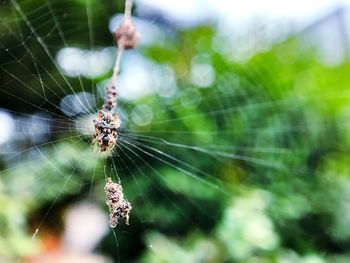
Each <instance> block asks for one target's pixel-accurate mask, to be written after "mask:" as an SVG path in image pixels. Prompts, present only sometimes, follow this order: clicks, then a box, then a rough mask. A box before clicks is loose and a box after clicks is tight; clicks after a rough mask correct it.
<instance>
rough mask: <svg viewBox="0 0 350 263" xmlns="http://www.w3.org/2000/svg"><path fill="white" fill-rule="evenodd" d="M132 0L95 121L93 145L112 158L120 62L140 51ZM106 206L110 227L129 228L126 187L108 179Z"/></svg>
mask: <svg viewBox="0 0 350 263" xmlns="http://www.w3.org/2000/svg"><path fill="white" fill-rule="evenodd" d="M131 8H132V0H126V1H125V12H124V18H123V21H122V23H121V24H120V25H119V27H118V28H117V29H116V30H115V31H114V38H115V40H116V42H117V45H118V52H117V58H116V61H115V65H114V68H113V75H112V78H111V81H110V83H109V85H108V88H107V95H106V98H105V102H104V104H103V105H102V109H101V110H99V111H98V113H97V116H96V118H95V119H94V120H93V122H94V125H95V133H94V135H93V140H92V145H93V147H94V148H95V150H96V151H97V152H99V153H103V154H106V155H107V156H108V155H110V154H111V153H112V151H113V149H114V147H115V146H116V145H117V138H118V133H117V129H118V128H119V127H120V119H119V116H118V115H117V113H115V112H112V110H113V109H114V108H116V106H117V97H118V92H117V82H118V75H119V71H120V62H121V59H122V56H123V53H124V51H125V50H127V49H133V48H135V47H136V45H137V42H138V40H139V34H138V32H137V31H136V27H135V25H134V24H133V22H132V20H131ZM105 180H106V182H105V188H104V190H105V193H106V205H107V206H108V208H109V225H110V227H111V228H115V227H116V226H117V224H118V220H119V219H124V220H125V223H126V224H129V213H130V210H131V209H132V206H131V204H130V203H129V202H128V201H127V200H126V199H124V194H123V187H122V186H121V184H120V182H118V183H115V182H113V181H112V179H111V178H110V177H108V178H105Z"/></svg>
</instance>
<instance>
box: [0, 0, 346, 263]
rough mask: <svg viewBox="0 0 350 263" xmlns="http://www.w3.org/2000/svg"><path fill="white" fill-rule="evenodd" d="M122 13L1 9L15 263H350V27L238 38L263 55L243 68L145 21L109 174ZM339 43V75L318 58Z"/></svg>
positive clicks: (187, 32) (202, 32) (9, 246)
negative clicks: (107, 109)
mask: <svg viewBox="0 0 350 263" xmlns="http://www.w3.org/2000/svg"><path fill="white" fill-rule="evenodd" d="M179 4H181V3H179ZM141 7H142V5H141V4H140V6H138V5H137V3H136V7H135V8H136V11H138V10H139V9H141ZM123 8H124V3H123V1H106V0H103V1H93V0H88V1H82V0H80V1H78V0H76V1H65V0H64V1H58V0H57V1H56V0H47V1H43V0H36V1H33V0H25V1H3V2H2V3H1V6H0V16H1V23H0V52H1V53H0V54H1V55H0V69H1V70H0V94H1V96H0V124H1V128H0V133H1V134H2V135H1V136H0V147H1V148H0V149H1V150H0V169H1V170H0V262H18V261H20V262H78V261H80V262H244V263H245V262H247V263H248V262H249V263H265V262H266V263H267V262H278V263H294V262H295V263H298V262H300V263H323V262H334V263H343V262H344V263H345V262H350V254H349V249H348V248H349V246H350V228H349V225H350V214H349V209H350V179H349V175H350V174H349V172H350V155H349V150H348V149H349V146H350V136H349V135H350V130H349V125H348V122H349V117H350V108H349V105H350V104H349V103H350V97H349V95H350V94H349V92H348V87H349V85H350V73H349V70H350V67H349V65H350V64H349V56H348V55H349V53H348V52H349V47H350V46H348V42H347V40H348V38H347V35H346V32H345V31H344V25H345V24H346V23H345V24H343V23H344V19H343V18H344V17H347V13H346V12H345V11H344V10H343V9H338V10H336V11H335V12H332V10H329V13H330V14H331V15H329V16H325V18H324V19H321V20H319V22H316V23H314V24H311V26H310V27H306V26H305V28H304V30H300V31H298V33H296V32H294V33H290V32H289V33H288V34H287V33H286V32H285V31H282V29H280V30H281V32H280V35H281V37H280V38H279V39H278V41H277V40H274V41H272V40H271V39H268V40H269V41H268V42H269V45H268V47H267V48H266V47H265V46H266V38H264V37H265V35H264V34H263V33H262V35H259V32H260V33H261V31H259V32H258V33H256V32H255V31H254V30H255V29H256V30H259V28H260V27H261V25H263V24H264V20H261V21H258V22H255V23H256V24H254V30H251V31H247V32H246V35H245V38H244V37H243V36H242V37H241V38H237V39H243V40H244V39H245V40H247V41H248V40H249V41H250V42H249V43H251V42H252V41H253V42H254V47H253V48H252V50H253V51H254V52H251V53H250V54H249V55H245V56H244V58H240V59H238V56H239V55H242V54H240V53H239V52H240V51H239V50H237V49H236V45H237V42H236V43H232V39H229V38H228V37H227V36H228V35H230V34H232V35H234V34H236V32H235V31H232V32H228V31H225V32H224V33H225V34H223V35H218V30H217V25H216V24H215V23H214V22H213V21H211V20H205V21H204V22H201V23H198V24H196V25H192V26H184V27H181V26H178V25H177V24H176V23H171V19H167V17H166V15H161V14H160V13H157V12H156V11H154V12H153V13H152V10H151V11H150V10H148V11H147V12H143V13H142V12H141V11H142V9H141V11H139V12H138V13H136V14H137V15H136V17H137V18H135V23H136V26H137V27H138V28H139V29H140V33H141V43H140V47H139V48H138V50H137V51H128V52H127V53H126V54H125V56H124V58H123V63H122V71H121V76H120V86H119V90H120V95H121V96H120V98H119V99H118V113H119V114H120V116H121V118H122V121H123V126H122V128H121V129H120V132H119V144H118V147H117V149H116V151H115V152H114V154H113V156H111V157H108V158H103V157H101V156H98V155H97V154H96V153H94V152H93V151H92V150H91V146H90V142H91V135H90V134H92V133H91V125H92V118H93V116H94V114H96V112H97V110H98V109H99V107H100V106H101V105H102V103H103V96H104V90H105V88H106V85H107V83H108V78H109V77H110V76H111V74H112V66H113V60H114V57H115V54H116V51H115V48H114V47H113V45H114V44H113V43H114V40H113V36H112V34H111V32H110V31H109V29H108V28H109V26H111V23H112V22H111V21H113V18H115V16H114V15H115V14H117V13H122V12H123ZM134 11H135V10H134ZM119 19H120V17H119ZM116 20H118V17H116ZM327 21H331V23H329V25H328V24H327ZM334 21H335V22H336V23H333V22H334ZM338 22H339V23H338ZM324 23H326V24H327V25H328V26H329V27H328V28H327V26H325V28H324V29H323V25H324ZM112 24H113V23H112ZM326 29H327V30H330V31H332V32H335V31H336V32H340V33H339V34H340V36H341V37H340V40H339V41H340V42H339V43H340V44H339V43H338V44H339V45H340V47H343V48H344V52H343V53H344V54H343V57H342V59H341V60H340V61H337V63H334V61H333V60H331V62H332V63H331V64H330V63H327V61H326V62H325V61H324V60H322V56H323V55H324V52H325V51H323V53H322V45H321V44H322V43H321V44H320V43H319V42H318V41H320V42H322V41H330V42H331V44H332V43H333V42H332V41H333V40H334V39H333V40H332V41H331V40H330V39H327V40H324V39H322V38H317V37H315V32H321V33H320V34H321V35H322V34H323V31H322V30H324V32H325V33H324V34H326V35H327V32H328V31H327V30H326ZM147 30H148V31H147ZM274 30H277V29H274ZM253 31H254V32H253ZM277 31H278V30H277ZM142 33H143V36H142ZM316 36H318V35H317V34H316ZM142 38H143V39H147V41H148V42H147V41H145V42H143V40H142ZM311 40H314V41H316V45H313V44H310V43H311V42H312V41H311ZM335 42H336V41H335V40H334V43H335ZM239 44H242V45H243V46H244V45H245V43H244V41H241V42H239ZM319 44H320V45H319ZM332 46H333V47H334V48H333V49H336V50H337V51H339V46H337V45H336V44H334V45H333V44H332ZM261 47H263V48H261ZM69 48H74V50H72V49H69ZM331 49H332V48H331ZM62 50H65V51H66V53H64V52H63V51H62ZM67 50H68V51H69V52H71V53H69V52H68V51H67ZM79 50H80V51H79ZM89 50H90V51H91V52H95V53H93V54H92V55H91V53H89ZM60 52H61V53H60ZM62 52H63V53H62ZM67 52H68V53H67ZM79 52H81V53H79ZM327 52H328V51H326V55H328V57H329V56H330V57H331V58H333V56H335V55H334V54H333V53H330V54H329V53H327ZM58 54H63V55H62V57H63V62H62V60H60V56H59V55H58ZM67 54H68V55H67ZM77 54H78V55H77ZM79 54H80V55H79ZM322 54H323V55H322ZM93 55H96V57H93V58H91V59H90V60H88V63H87V62H86V61H85V60H83V59H82V58H84V57H88V56H93ZM64 59H66V60H64ZM67 59H68V60H67ZM79 59H80V60H79ZM106 59H107V60H108V61H107V62H105V61H106ZM328 62H329V60H328ZM104 64H105V66H104V68H103V67H102V66H101V65H104ZM140 65H141V66H142V67H141V66H140ZM97 66H101V67H102V69H101V68H100V69H97V70H96V68H98V67H97ZM91 68H95V69H91ZM142 69H143V70H144V71H142ZM145 69H146V70H145ZM135 81H136V82H135ZM140 94H141V95H140ZM69 96H70V97H69ZM77 98H80V99H77ZM79 100H80V101H79ZM105 176H111V177H112V178H113V179H114V180H115V181H118V180H120V181H121V183H122V185H123V187H124V191H125V196H126V197H127V199H128V200H129V201H130V202H131V204H132V206H133V209H132V211H131V218H130V226H125V225H124V223H123V222H121V223H120V224H119V225H118V226H117V228H116V229H114V230H113V231H112V230H110V229H109V227H108V225H107V224H108V219H107V215H108V211H107V207H106V205H105V199H104V198H105V197H104V192H103V186H104V177H105ZM75 212H76V213H75ZM68 260H71V261H68Z"/></svg>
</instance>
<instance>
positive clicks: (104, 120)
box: [92, 110, 120, 153]
mask: <svg viewBox="0 0 350 263" xmlns="http://www.w3.org/2000/svg"><path fill="white" fill-rule="evenodd" d="M94 125H95V133H94V138H93V142H92V143H93V145H94V147H95V148H96V150H97V151H98V152H101V153H110V152H111V151H112V150H113V148H114V146H115V145H116V144H117V137H118V134H117V129H118V128H119V126H120V121H119V118H118V116H117V114H115V113H112V112H105V111H102V110H100V111H99V112H98V114H97V117H96V119H95V120H94Z"/></svg>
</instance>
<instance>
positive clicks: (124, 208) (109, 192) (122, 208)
mask: <svg viewBox="0 0 350 263" xmlns="http://www.w3.org/2000/svg"><path fill="white" fill-rule="evenodd" d="M104 190H105V193H106V204H107V206H108V208H109V224H110V226H111V227H112V228H114V227H116V226H117V224H118V221H119V219H125V224H127V225H129V213H130V210H131V209H132V206H131V204H130V203H129V202H128V201H127V200H125V199H124V193H123V187H122V186H121V185H120V184H118V183H114V182H113V181H112V179H111V178H110V177H108V178H107V180H106V185H105V187H104Z"/></svg>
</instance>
